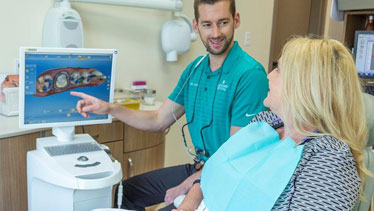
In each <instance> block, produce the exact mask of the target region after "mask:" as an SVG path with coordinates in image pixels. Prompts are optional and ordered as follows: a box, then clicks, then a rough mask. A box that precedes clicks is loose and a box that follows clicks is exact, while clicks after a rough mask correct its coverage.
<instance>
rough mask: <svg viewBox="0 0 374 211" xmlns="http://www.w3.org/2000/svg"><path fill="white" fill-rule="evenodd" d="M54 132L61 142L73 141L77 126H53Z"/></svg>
mask: <svg viewBox="0 0 374 211" xmlns="http://www.w3.org/2000/svg"><path fill="white" fill-rule="evenodd" d="M52 134H53V135H54V136H56V138H57V141H59V142H72V141H73V140H74V134H75V127H74V126H68V127H53V128H52Z"/></svg>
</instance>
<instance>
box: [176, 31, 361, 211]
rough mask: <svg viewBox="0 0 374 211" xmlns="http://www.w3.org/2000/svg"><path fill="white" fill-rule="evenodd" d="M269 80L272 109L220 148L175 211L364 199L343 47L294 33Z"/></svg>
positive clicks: (331, 205)
mask: <svg viewBox="0 0 374 211" xmlns="http://www.w3.org/2000/svg"><path fill="white" fill-rule="evenodd" d="M268 79H269V87H270V90H269V93H268V96H267V98H266V99H265V100H264V104H265V105H266V106H267V107H269V108H270V109H271V111H268V112H261V113H259V114H258V115H257V116H256V117H255V118H254V119H253V120H252V122H251V123H250V124H249V125H248V126H247V127H244V128H242V129H241V130H240V131H238V132H237V133H236V134H235V135H233V136H232V137H231V138H230V139H229V140H228V141H227V142H226V143H225V144H224V145H222V146H221V148H220V149H219V150H218V151H217V152H216V153H215V154H214V155H213V156H212V157H211V158H210V159H209V161H208V162H207V163H206V164H205V167H204V169H203V172H202V177H201V184H200V182H199V181H196V183H195V184H194V185H193V187H192V188H191V190H190V192H189V193H188V195H187V196H186V197H185V198H184V200H183V202H182V203H181V204H180V205H179V207H178V209H177V210H179V211H181V210H183V211H190V210H196V209H197V208H198V206H199V205H200V207H199V210H208V209H209V210H211V211H213V210H214V211H219V210H256V211H257V210H353V208H354V206H355V204H356V202H357V200H359V198H362V196H361V195H360V190H362V184H363V182H362V181H364V179H365V176H366V175H367V173H368V170H367V169H366V168H365V166H364V164H363V158H364V156H363V153H362V151H363V148H364V145H365V140H366V138H367V127H366V120H365V113H364V112H365V111H364V103H363V98H362V94H361V86H360V82H359V79H358V76H357V73H356V69H355V65H354V62H353V59H352V56H351V54H350V53H349V51H348V50H347V49H346V48H345V47H344V45H343V44H341V43H340V42H338V41H336V40H331V39H313V38H309V37H297V38H293V39H291V40H290V41H288V42H287V43H286V45H285V46H284V47H283V50H282V55H281V58H280V59H279V61H278V67H276V68H275V69H274V70H273V71H272V72H271V73H269V75H268ZM202 200H203V203H204V204H203V205H201V202H202Z"/></svg>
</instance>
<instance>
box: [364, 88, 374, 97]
mask: <svg viewBox="0 0 374 211" xmlns="http://www.w3.org/2000/svg"><path fill="white" fill-rule="evenodd" d="M364 90H365V93H368V94H370V95H374V86H365V87H364Z"/></svg>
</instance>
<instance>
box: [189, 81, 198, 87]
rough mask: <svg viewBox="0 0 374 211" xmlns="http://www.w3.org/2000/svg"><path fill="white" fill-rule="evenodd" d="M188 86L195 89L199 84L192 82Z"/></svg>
mask: <svg viewBox="0 0 374 211" xmlns="http://www.w3.org/2000/svg"><path fill="white" fill-rule="evenodd" d="M190 86H195V87H197V86H199V84H198V83H194V82H190Z"/></svg>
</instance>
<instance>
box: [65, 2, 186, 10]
mask: <svg viewBox="0 0 374 211" xmlns="http://www.w3.org/2000/svg"><path fill="white" fill-rule="evenodd" d="M70 2H81V3H95V4H110V5H118V6H128V7H140V8H147V9H158V10H169V11H175V12H177V11H182V9H183V2H182V1H181V0H70Z"/></svg>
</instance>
